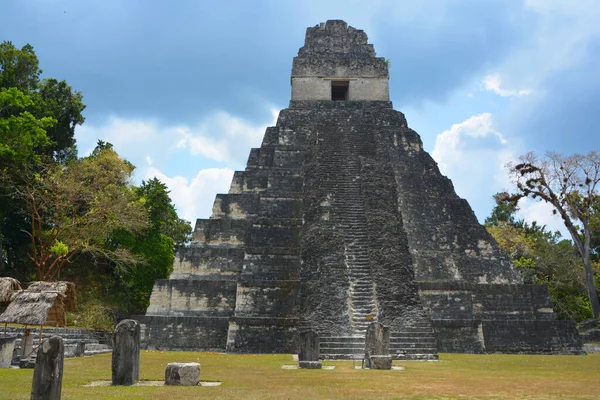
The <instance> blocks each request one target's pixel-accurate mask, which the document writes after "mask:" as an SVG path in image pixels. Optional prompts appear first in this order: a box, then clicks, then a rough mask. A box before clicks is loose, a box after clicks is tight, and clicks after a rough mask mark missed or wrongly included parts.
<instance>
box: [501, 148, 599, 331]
mask: <svg viewBox="0 0 600 400" xmlns="http://www.w3.org/2000/svg"><path fill="white" fill-rule="evenodd" d="M508 168H509V170H510V171H511V173H512V176H513V177H514V182H515V185H516V187H517V190H518V193H517V194H515V195H513V196H510V197H508V198H507V200H508V201H511V202H513V203H516V201H517V200H519V199H520V198H523V197H531V198H533V199H540V200H542V201H545V202H547V203H550V204H551V205H552V206H553V207H554V213H558V214H559V215H560V217H561V218H562V220H563V222H564V224H565V227H566V228H567V230H568V231H569V233H570V235H571V238H572V239H573V243H574V244H575V247H576V249H577V251H578V252H579V255H580V257H581V259H582V261H583V266H584V269H585V278H586V288H587V292H588V298H589V300H590V304H591V307H592V313H593V316H594V318H596V319H598V317H599V316H600V302H599V300H598V293H597V291H596V287H595V285H594V270H593V268H592V264H591V261H590V254H591V228H590V219H591V218H592V217H593V216H594V214H595V212H596V210H597V208H595V207H594V205H595V204H597V203H598V201H600V193H599V192H598V190H599V187H598V185H599V184H600V153H597V152H595V151H592V152H590V153H589V154H586V155H582V154H575V155H572V156H569V157H565V156H562V155H560V154H557V153H547V154H546V156H545V157H538V156H537V155H536V154H535V153H528V154H526V155H524V156H522V157H521V163H519V164H516V165H513V164H509V165H508ZM576 222H579V223H581V232H580V230H579V229H578V227H577V226H576V225H575V223H576Z"/></svg>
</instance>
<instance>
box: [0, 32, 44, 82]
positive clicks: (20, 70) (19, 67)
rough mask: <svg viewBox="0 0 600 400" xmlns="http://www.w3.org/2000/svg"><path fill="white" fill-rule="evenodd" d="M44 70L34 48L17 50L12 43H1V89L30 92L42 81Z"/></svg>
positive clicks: (27, 47) (27, 46) (26, 46)
mask: <svg viewBox="0 0 600 400" xmlns="http://www.w3.org/2000/svg"><path fill="white" fill-rule="evenodd" d="M41 73H42V70H41V69H40V68H39V61H38V58H37V56H36V55H35V52H34V51H33V47H32V46H31V45H29V44H26V45H25V46H23V47H22V48H21V49H20V50H19V49H17V48H16V47H15V46H14V45H13V44H12V43H11V42H8V41H5V42H2V43H0V88H11V87H14V88H17V89H19V90H22V91H25V92H29V91H31V90H34V89H35V88H36V87H37V85H38V83H39V80H40V74H41Z"/></svg>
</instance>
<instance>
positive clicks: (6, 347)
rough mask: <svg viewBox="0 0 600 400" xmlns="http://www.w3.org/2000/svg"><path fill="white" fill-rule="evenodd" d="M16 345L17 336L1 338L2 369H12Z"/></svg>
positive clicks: (0, 363) (0, 360) (0, 362)
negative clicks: (11, 364)
mask: <svg viewBox="0 0 600 400" xmlns="http://www.w3.org/2000/svg"><path fill="white" fill-rule="evenodd" d="M16 343H17V337H16V336H7V337H0V368H9V367H10V363H11V361H12V357H13V352H14V350H15V344H16Z"/></svg>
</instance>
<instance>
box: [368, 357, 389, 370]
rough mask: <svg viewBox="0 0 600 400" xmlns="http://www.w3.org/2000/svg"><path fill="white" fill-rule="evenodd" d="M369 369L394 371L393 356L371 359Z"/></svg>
mask: <svg viewBox="0 0 600 400" xmlns="http://www.w3.org/2000/svg"><path fill="white" fill-rule="evenodd" d="M368 364H369V367H368V368H371V369H392V356H391V355H376V356H371V357H370V358H369V363H368Z"/></svg>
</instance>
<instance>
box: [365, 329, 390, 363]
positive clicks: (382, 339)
mask: <svg viewBox="0 0 600 400" xmlns="http://www.w3.org/2000/svg"><path fill="white" fill-rule="evenodd" d="M364 360H365V367H366V368H371V369H391V368H392V355H391V354H390V328H389V327H387V326H385V325H383V324H381V323H379V322H373V323H372V324H370V325H369V327H368V328H367V333H366V335H365V358H364Z"/></svg>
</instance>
